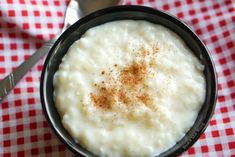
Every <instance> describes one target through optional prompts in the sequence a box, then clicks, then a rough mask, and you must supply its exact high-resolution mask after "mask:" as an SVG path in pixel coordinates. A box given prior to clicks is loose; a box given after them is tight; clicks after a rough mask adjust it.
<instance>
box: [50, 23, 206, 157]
mask: <svg viewBox="0 0 235 157" xmlns="http://www.w3.org/2000/svg"><path fill="white" fill-rule="evenodd" d="M203 69H204V66H203V65H202V64H201V63H200V62H199V60H198V59H197V58H196V57H195V56H194V55H193V53H192V52H191V50H190V49H189V48H188V47H187V46H186V45H185V43H184V42H183V41H182V39H181V38H180V37H179V36H178V35H177V34H175V33H174V32H172V31H171V30H169V29H167V28H165V27H163V26H161V25H156V24H152V23H150V22H146V21H134V20H121V21H114V22H109V23H105V24H103V25H99V26H97V27H94V28H91V29H89V30H88V31H86V33H85V34H84V35H83V36H82V37H81V38H80V39H79V40H77V41H76V42H74V43H73V44H72V45H71V47H70V48H69V50H68V52H67V54H66V55H65V56H64V57H63V59H62V63H61V64H60V66H59V70H58V71H57V72H56V74H55V76H54V88H55V90H54V94H55V104H56V108H57V110H58V112H59V114H60V116H61V119H62V123H63V125H64V127H65V128H66V130H67V131H68V132H69V133H70V135H71V136H72V137H73V138H74V140H75V141H76V142H78V143H80V144H81V145H82V146H83V147H84V148H86V149H87V150H89V151H91V152H93V153H94V154H97V155H100V156H105V157H133V156H134V157H150V156H155V155H159V154H160V153H162V152H164V151H166V150H167V149H169V148H170V147H172V146H173V145H175V143H176V142H177V141H179V140H180V139H181V138H182V137H183V136H184V135H185V133H186V132H187V131H188V130H189V129H190V127H191V126H192V125H193V124H194V122H195V120H196V118H197V115H198V112H199V110H200V108H201V106H202V104H203V102H204V99H205V78H204V75H203Z"/></svg>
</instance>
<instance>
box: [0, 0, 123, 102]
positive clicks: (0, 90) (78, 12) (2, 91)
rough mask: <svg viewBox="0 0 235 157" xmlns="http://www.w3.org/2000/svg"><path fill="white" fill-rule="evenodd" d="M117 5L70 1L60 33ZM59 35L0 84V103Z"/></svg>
mask: <svg viewBox="0 0 235 157" xmlns="http://www.w3.org/2000/svg"><path fill="white" fill-rule="evenodd" d="M118 3H119V0H71V1H70V2H69V5H68V7H67V10H66V14H65V20H64V28H63V29H62V32H63V31H64V30H66V29H67V28H68V27H69V26H71V25H72V24H73V23H75V22H76V21H77V20H79V19H80V18H81V17H83V16H85V15H87V14H89V13H91V12H93V11H95V10H98V9H101V8H105V7H109V6H114V5H117V4H118ZM62 32H61V33H62ZM61 33H60V34H61ZM60 34H58V35H57V36H56V37H55V38H54V39H52V40H50V41H48V42H46V43H45V44H44V45H43V46H42V47H41V48H40V49H38V50H37V51H36V52H35V53H34V54H33V55H32V56H31V57H30V58H29V59H28V60H26V61H24V62H23V63H22V64H21V65H20V66H19V67H17V68H16V69H15V70H14V71H13V72H12V73H10V74H9V75H7V76H6V77H5V78H4V79H3V80H2V81H1V82H0V103H1V102H2V101H3V99H4V98H5V97H6V95H7V94H8V93H9V92H10V91H11V90H12V89H13V88H14V87H15V85H16V84H17V83H18V82H19V81H20V80H21V79H22V78H23V76H24V75H25V74H26V73H27V72H28V71H29V70H30V69H31V68H32V67H33V66H34V65H35V64H36V63H37V61H38V60H39V59H40V58H42V57H43V56H44V55H45V54H47V53H48V52H49V51H50V49H51V47H52V46H53V44H54V42H55V41H56V39H57V38H58V37H59V36H60Z"/></svg>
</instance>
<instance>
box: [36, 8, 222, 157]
mask: <svg viewBox="0 0 235 157" xmlns="http://www.w3.org/2000/svg"><path fill="white" fill-rule="evenodd" d="M122 11H135V12H136V11H137V12H149V13H151V14H157V15H158V16H161V17H164V18H165V19H166V20H170V21H173V22H174V23H176V25H179V26H180V27H181V28H184V29H186V30H187V31H188V32H187V33H190V34H191V35H192V38H194V40H197V42H198V43H199V44H200V46H201V47H202V48H204V49H205V51H204V52H206V54H205V55H207V57H208V58H209V60H208V62H209V63H210V70H211V72H212V76H211V78H212V83H211V84H213V86H212V89H211V91H212V92H213V93H212V94H211V96H212V98H211V101H210V102H211V104H210V107H209V110H210V112H207V114H206V118H205V119H206V122H205V124H204V125H203V127H202V128H201V129H200V131H199V132H198V134H197V135H196V136H195V137H194V138H193V141H191V142H190V143H189V144H187V145H185V147H184V148H181V149H177V151H175V152H174V153H173V154H171V155H173V156H176V155H179V154H181V153H183V152H184V151H186V150H187V149H188V148H190V147H191V146H192V145H193V144H194V143H195V142H196V141H197V140H198V139H199V137H200V136H201V135H202V133H203V132H204V131H205V129H206V128H207V126H208V124H209V122H210V119H211V117H212V115H213V112H214V110H215V106H216V101H217V94H218V92H217V76H216V71H215V65H214V62H213V60H212V57H211V54H210V53H209V51H208V49H207V48H206V46H205V44H204V43H203V42H202V41H201V39H200V38H199V37H198V35H197V34H196V33H194V31H193V30H192V29H191V28H190V27H189V26H188V25H187V24H185V23H184V22H183V21H181V20H180V19H178V18H177V17H176V16H173V15H171V14H169V13H167V12H165V11H162V10H158V9H155V8H151V7H147V6H139V5H121V6H113V7H108V8H104V9H101V10H98V11H95V12H93V13H91V14H89V15H87V16H85V17H83V18H81V19H80V20H78V21H77V22H75V23H74V24H73V25H71V26H70V27H69V28H67V29H66V30H65V31H64V32H63V33H62V34H61V35H60V36H59V38H58V39H57V40H56V42H55V43H54V45H53V46H52V48H51V49H50V51H49V53H48V55H47V57H46V60H45V61H44V65H43V70H42V73H41V79H40V99H41V106H42V109H43V112H44V115H45V117H46V119H47V122H48V123H49V126H50V128H51V129H52V130H53V132H54V133H55V134H56V136H57V137H58V138H59V139H60V141H62V143H63V144H64V145H65V146H66V147H67V148H68V149H69V150H71V151H72V152H73V153H75V154H76V155H83V156H87V155H86V154H85V153H83V152H82V151H79V152H78V151H77V149H76V148H75V147H74V146H72V145H71V143H70V141H69V140H68V139H64V138H63V136H62V135H61V133H60V131H58V129H57V128H56V124H54V123H53V122H52V120H51V119H52V117H51V115H50V113H49V109H48V105H47V103H46V102H45V96H44V94H45V91H44V82H45V77H44V76H45V73H46V71H47V66H48V62H49V59H50V58H51V57H53V51H54V50H55V49H56V46H57V45H58V43H59V42H60V41H61V40H62V39H63V38H65V37H66V36H68V35H69V33H70V32H73V31H74V30H75V29H76V28H77V26H79V25H82V24H84V23H86V22H88V21H90V20H92V19H94V18H96V17H99V16H102V15H105V14H109V13H114V12H122ZM193 126H194V125H193ZM193 126H192V127H193ZM188 132H189V131H188ZM174 146H175V145H174ZM169 149H170V148H169ZM166 151H167V150H166ZM163 153H164V152H163ZM161 154H162V153H161ZM161 154H159V155H160V156H161Z"/></svg>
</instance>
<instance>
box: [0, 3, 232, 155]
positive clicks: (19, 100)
mask: <svg viewBox="0 0 235 157" xmlns="http://www.w3.org/2000/svg"><path fill="white" fill-rule="evenodd" d="M68 3H69V0H0V80H1V79H3V78H4V77H5V76H6V75H7V74H8V73H10V72H11V71H12V70H13V69H14V68H16V67H17V66H18V65H19V64H20V63H21V62H22V61H24V60H25V59H27V58H28V57H29V56H30V55H31V54H32V53H34V52H35V50H36V49H38V48H39V47H40V46H41V45H42V44H43V43H44V42H45V41H47V40H48V39H50V38H53V36H54V35H55V34H57V33H58V32H60V30H61V29H62V27H63V20H64V14H65V10H66V6H67V5H68ZM124 3H125V4H138V5H146V6H151V7H154V8H157V9H160V10H164V11H166V12H168V13H170V14H172V15H175V16H177V17H178V18H180V19H181V20H183V21H184V22H186V23H187V24H188V25H189V26H190V27H191V28H192V29H193V30H194V31H195V32H196V33H197V34H198V35H199V37H200V38H201V39H202V40H203V42H204V43H205V44H206V46H207V47H208V49H209V51H210V53H211V55H212V58H213V60H214V63H215V66H216V72H217V75H218V87H219V88H218V101H217V106H216V108H215V112H214V115H213V117H212V120H211V121H210V125H209V126H208V128H207V129H206V131H205V133H204V134H203V135H202V136H201V137H200V139H199V140H198V141H197V142H196V143H195V144H194V145H193V146H192V147H191V148H190V149H189V150H188V151H187V152H185V153H184V154H182V156H195V155H196V156H203V157H204V156H213V157H214V156H218V157H222V156H233V157H235V0H175V1H174V0H164V1H163V0H162V1H160V0H158V1H157V0H156V1H155V0H131V1H130V0H126V1H125V0H124ZM44 59H45V58H44ZM44 59H42V60H40V61H39V62H38V63H37V64H36V66H34V67H33V68H32V70H31V71H29V72H28V73H27V75H26V76H25V77H24V78H23V79H22V80H21V82H20V83H19V84H17V86H16V87H15V89H14V90H13V91H12V92H11V93H10V94H9V95H8V96H7V97H6V99H5V100H4V101H3V103H2V104H1V105H0V156H4V157H10V156H12V157H14V156H20V157H23V156H27V157H28V156H56V157H57V156H58V157H59V156H61V157H65V156H74V154H72V153H71V152H70V151H69V150H68V149H67V148H65V146H64V145H63V144H62V143H61V142H60V141H59V140H58V139H57V137H56V136H55V135H54V134H53V133H52V131H51V129H50V128H49V126H48V123H47V121H46V119H45V117H44V114H43V112H42V107H41V103H40V96H39V80H40V75H41V71H42V66H43V61H44Z"/></svg>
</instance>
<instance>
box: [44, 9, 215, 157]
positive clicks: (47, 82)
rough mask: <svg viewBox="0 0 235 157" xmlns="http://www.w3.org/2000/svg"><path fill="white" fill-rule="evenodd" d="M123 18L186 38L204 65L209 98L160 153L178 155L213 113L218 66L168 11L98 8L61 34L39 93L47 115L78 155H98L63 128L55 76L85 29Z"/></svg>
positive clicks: (62, 139)
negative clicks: (181, 133)
mask: <svg viewBox="0 0 235 157" xmlns="http://www.w3.org/2000/svg"><path fill="white" fill-rule="evenodd" d="M124 19H132V20H146V21H150V22H152V23H156V24H160V25H163V26H165V27H167V28H169V29H170V30H172V31H174V32H175V33H177V34H178V35H179V36H180V37H181V38H182V39H183V40H184V41H185V43H186V44H187V46H188V47H189V48H190V49H191V50H192V52H193V53H194V54H195V55H196V57H197V58H198V59H199V60H200V61H201V63H202V64H203V65H204V66H205V70H204V75H205V78H206V99H205V102H204V104H203V106H202V108H201V110H200V112H199V114H198V117H197V119H196V122H195V123H194V125H193V126H192V128H191V129H190V130H189V131H188V132H187V133H186V135H185V136H184V137H183V138H182V139H181V140H180V141H178V142H177V143H176V144H175V145H174V146H173V147H172V148H170V149H168V150H167V151H165V152H163V153H162V154H160V155H159V156H161V157H162V156H176V155H179V154H181V153H182V152H184V151H186V150H187V149H188V148H189V147H190V146H192V145H193V144H194V143H195V142H196V141H197V139H198V138H199V137H200V135H201V134H202V133H203V132H204V130H205V128H206V127H207V125H208V122H209V120H210V118H211V116H212V113H213V111H214V108H215V104H216V98H217V82H216V75H215V69H214V66H213V62H212V60H211V57H210V55H209V53H208V51H207V49H206V47H205V45H204V44H203V43H202V42H201V40H200V39H199V38H198V37H197V35H196V34H195V33H194V32H193V31H192V30H191V29H190V28H189V27H188V26H186V25H185V24H184V23H183V22H181V21H180V20H178V19H177V18H175V17H173V16H171V15H168V14H167V13H164V12H162V11H159V10H155V9H152V8H149V7H143V6H117V7H111V8H106V9H103V10H99V11H97V12H94V13H92V14H90V15H88V16H86V17H84V18H82V19H80V20H79V21H77V22H76V23H75V24H73V25H72V26H71V27H69V28H68V29H67V30H66V31H65V32H64V33H63V34H62V35H61V36H60V37H59V39H58V40H57V41H56V43H55V44H54V46H53V47H52V48H51V50H50V52H49V54H48V56H47V58H46V61H45V64H44V67H43V71H42V77H41V85H40V94H41V102H42V108H43V110H44V113H45V115H46V118H47V120H48V122H49V124H50V126H51V128H52V129H53V130H54V132H55V133H56V135H57V136H58V137H59V139H60V140H61V141H62V142H63V143H64V144H65V145H66V146H67V147H68V148H69V149H70V150H72V151H73V152H74V153H75V154H76V155H79V156H81V155H83V156H92V157H95V156H96V155H94V154H92V153H91V152H89V151H87V150H86V149H84V148H82V147H81V146H80V145H79V144H78V143H76V142H75V141H74V140H73V139H72V137H71V136H70V135H69V133H68V132H67V131H66V130H65V129H64V127H63V125H62V123H61V119H60V116H59V114H58V112H57V110H56V108H55V104H54V101H53V90H54V88H53V76H54V74H55V72H56V71H57V70H58V67H59V64H60V63H61V59H62V57H63V56H64V55H65V54H66V52H67V50H68V48H69V47H70V45H71V44H72V43H73V42H74V41H76V40H78V39H79V38H80V37H81V36H82V35H83V33H84V32H86V31H87V30H88V29H89V28H91V27H94V26H97V25H101V24H103V23H106V22H110V21H115V20H124Z"/></svg>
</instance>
